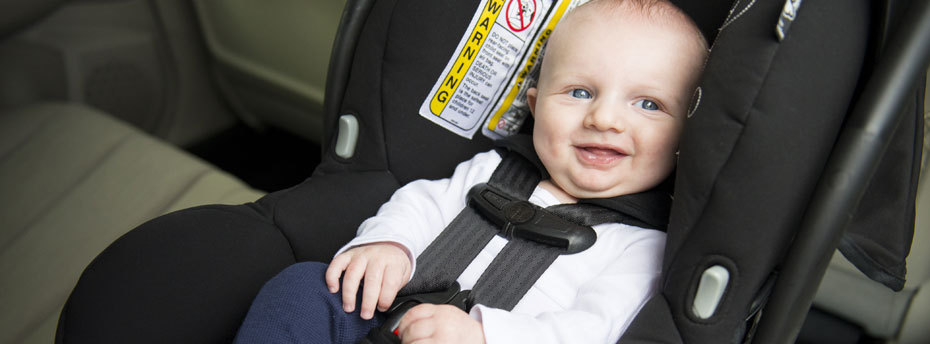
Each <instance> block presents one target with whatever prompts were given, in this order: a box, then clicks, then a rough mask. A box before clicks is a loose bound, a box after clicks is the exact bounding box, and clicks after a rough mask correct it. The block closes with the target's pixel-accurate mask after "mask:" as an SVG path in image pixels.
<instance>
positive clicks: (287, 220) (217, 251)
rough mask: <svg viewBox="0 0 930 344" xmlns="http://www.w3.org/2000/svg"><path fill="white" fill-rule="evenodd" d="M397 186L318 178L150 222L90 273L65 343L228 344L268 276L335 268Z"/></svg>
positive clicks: (385, 179)
mask: <svg viewBox="0 0 930 344" xmlns="http://www.w3.org/2000/svg"><path fill="white" fill-rule="evenodd" d="M396 187H397V184H396V182H394V181H393V178H391V177H390V175H388V174H386V173H374V172H368V173H358V174H350V173H346V174H341V175H337V176H315V177H314V178H311V179H309V180H307V181H305V182H304V183H302V184H300V185H298V186H295V187H293V188H291V189H288V190H283V191H279V192H276V193H272V194H269V195H267V196H265V197H264V198H262V199H260V200H259V201H257V202H256V203H251V204H247V205H239V206H203V207H198V208H192V209H186V210H181V211H178V212H175V213H171V214H168V215H165V216H161V217H158V218H156V219H154V220H151V221H149V222H147V223H145V224H143V225H141V226H139V227H138V228H135V229H133V230H131V231H129V232H128V233H127V234H126V235H124V236H123V237H121V238H120V239H118V240H117V241H116V242H114V243H113V244H111V245H110V247H108V248H107V249H106V251H104V252H103V253H101V254H100V255H99V256H98V257H97V258H96V259H95V260H94V261H93V262H92V263H91V264H90V265H89V266H88V267H87V269H86V270H85V271H84V273H83V274H82V276H81V278H80V280H79V281H78V284H77V286H76V287H75V289H74V291H73V292H72V294H71V296H70V297H69V299H68V302H67V304H66V306H65V309H64V311H63V312H62V315H61V318H60V320H59V330H58V334H57V342H59V343H62V342H67V343H165V342H169V343H171V342H181V343H213V342H230V341H231V339H232V337H233V336H234V335H235V333H236V329H237V328H238V327H239V324H240V322H241V321H242V319H243V318H244V316H245V314H246V312H247V311H248V308H249V305H250V304H251V301H252V299H253V298H254V296H255V295H256V293H257V292H258V290H259V289H260V288H261V286H262V285H263V284H264V283H265V282H266V281H267V280H268V279H270V278H271V277H272V276H274V275H275V274H277V273H278V272H279V271H281V270H282V269H283V268H285V267H287V266H288V265H291V264H293V263H295V262H298V261H305V260H318V261H329V260H330V259H331V258H332V255H333V254H334V253H335V251H336V250H337V249H338V248H339V247H340V246H341V245H342V244H344V243H345V242H347V241H348V240H349V239H351V238H352V237H353V236H354V233H355V230H356V228H358V225H359V224H360V223H361V221H362V220H364V219H365V218H367V217H370V216H371V215H373V214H374V213H375V211H376V210H377V208H378V207H379V206H380V205H381V204H382V203H384V202H385V201H386V200H387V199H388V197H389V196H390V195H391V193H392V192H393V191H394V190H395V189H396Z"/></svg>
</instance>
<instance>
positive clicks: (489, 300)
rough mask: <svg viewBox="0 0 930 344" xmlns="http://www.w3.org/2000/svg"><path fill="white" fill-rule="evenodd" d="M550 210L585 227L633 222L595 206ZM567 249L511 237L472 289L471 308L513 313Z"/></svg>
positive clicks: (628, 217) (553, 207) (616, 213)
mask: <svg viewBox="0 0 930 344" xmlns="http://www.w3.org/2000/svg"><path fill="white" fill-rule="evenodd" d="M546 210H548V211H550V212H552V213H554V214H555V215H558V216H559V217H560V218H562V219H565V220H568V221H571V222H573V223H575V224H578V225H581V226H594V225H599V224H602V223H608V222H623V223H626V222H629V220H630V219H632V217H630V216H626V215H623V214H621V213H618V212H616V211H613V210H610V209H607V208H603V207H600V206H597V205H593V204H585V203H575V204H559V205H554V206H551V207H547V208H546ZM564 253H565V250H563V249H560V248H558V247H554V246H551V245H545V244H540V243H537V242H533V241H531V240H526V239H522V238H511V239H510V240H509V241H508V242H507V245H506V246H504V248H503V249H502V250H501V252H500V253H499V254H498V255H497V257H495V258H494V260H493V261H492V262H491V264H490V265H489V266H488V268H487V269H486V270H485V271H484V273H483V274H482V275H481V277H479V278H478V282H476V283H475V286H474V287H473V288H472V290H471V296H470V299H469V300H468V303H469V304H470V305H472V304H477V303H480V304H483V305H485V306H488V307H492V308H499V309H504V310H512V309H513V307H514V306H516V305H517V303H518V302H519V301H520V299H522V298H523V295H526V292H527V291H529V290H530V287H532V286H533V284H535V283H536V281H537V280H539V277H540V276H542V274H543V273H544V272H546V270H548V269H549V266H550V265H552V262H554V261H555V259H556V258H558V257H559V256H560V255H562V254H564Z"/></svg>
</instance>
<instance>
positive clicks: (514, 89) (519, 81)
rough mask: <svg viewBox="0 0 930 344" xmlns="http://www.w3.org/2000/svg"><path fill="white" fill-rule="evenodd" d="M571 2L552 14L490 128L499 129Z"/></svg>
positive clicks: (490, 123)
mask: <svg viewBox="0 0 930 344" xmlns="http://www.w3.org/2000/svg"><path fill="white" fill-rule="evenodd" d="M571 3H572V2H571V1H563V2H562V3H561V4H560V5H559V8H558V9H556V12H555V14H554V15H553V16H552V20H550V21H549V25H546V28H545V29H544V30H543V32H542V34H541V35H539V38H538V39H537V40H536V44H535V45H534V46H533V52H532V53H531V54H530V56H529V58H528V59H527V60H526V64H525V65H524V66H523V69H521V70H520V73H518V74H517V77H516V80H515V81H514V86H513V87H512V88H511V89H510V93H508V94H507V97H506V98H505V99H504V101H503V103H502V104H501V107H500V108H498V109H497V112H495V113H494V116H492V117H491V120H490V121H488V130H492V131H493V130H495V129H497V123H499V122H500V118H501V116H502V115H504V113H505V112H507V109H509V108H510V104H512V103H513V100H514V98H516V97H517V93H519V92H520V87H521V86H522V85H523V81H524V80H525V79H526V76H527V75H528V74H529V73H530V70H532V69H533V66H534V65H535V64H536V61H537V60H538V59H539V51H540V49H542V46H543V43H546V40H547V39H549V35H550V34H551V33H552V30H553V29H555V25H556V24H558V23H559V20H561V19H562V15H564V14H565V10H566V9H567V8H568V7H569V4H571Z"/></svg>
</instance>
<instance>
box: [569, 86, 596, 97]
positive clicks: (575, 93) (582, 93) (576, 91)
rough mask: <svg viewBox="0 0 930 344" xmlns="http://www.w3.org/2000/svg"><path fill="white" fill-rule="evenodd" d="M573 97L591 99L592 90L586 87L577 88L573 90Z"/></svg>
mask: <svg viewBox="0 0 930 344" xmlns="http://www.w3.org/2000/svg"><path fill="white" fill-rule="evenodd" d="M572 97H575V98H580V99H591V92H588V91H587V90H584V89H580V88H576V89H574V90H572Z"/></svg>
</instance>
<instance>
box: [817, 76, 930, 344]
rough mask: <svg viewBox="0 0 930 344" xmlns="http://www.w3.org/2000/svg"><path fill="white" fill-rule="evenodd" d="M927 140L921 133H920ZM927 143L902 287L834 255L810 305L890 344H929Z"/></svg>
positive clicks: (927, 110)
mask: <svg viewBox="0 0 930 344" xmlns="http://www.w3.org/2000/svg"><path fill="white" fill-rule="evenodd" d="M926 83H927V88H926V90H927V94H926V96H925V98H924V101H925V105H924V116H923V118H924V130H925V132H926V130H927V128H930V106H928V105H930V78H928V79H927V80H926ZM925 136H926V134H925ZM928 147H930V141H928V140H926V138H925V140H924V144H923V164H922V165H923V166H922V171H921V176H920V180H921V181H922V183H920V184H919V187H918V191H917V192H918V193H917V209H916V214H917V217H916V223H915V227H914V228H915V230H914V240H913V245H912V246H911V252H910V255H909V256H908V258H907V283H906V284H905V286H904V289H903V290H901V291H899V292H894V291H892V290H890V289H888V288H887V287H885V286H884V285H882V284H880V283H878V282H875V281H873V280H871V279H869V278H868V277H866V276H865V275H864V274H863V273H862V272H860V271H859V270H858V269H856V268H855V267H854V266H853V265H852V264H851V263H850V262H849V261H848V260H847V259H846V258H845V257H843V255H842V254H840V253H839V252H837V253H835V254H834V255H833V259H832V260H831V261H830V266H829V268H828V269H827V272H826V274H825V275H824V277H823V281H822V282H821V284H820V288H819V289H818V291H817V296H816V298H815V299H814V306H815V307H817V308H818V309H822V310H824V311H826V312H827V313H829V314H832V315H835V316H837V317H839V318H841V319H843V320H845V321H848V322H851V323H852V324H854V325H857V326H859V327H861V328H862V329H863V330H864V332H865V333H866V334H867V335H869V336H871V337H875V338H880V339H883V340H889V341H891V342H893V343H927V342H930V328H928V327H927V324H930V168H928V166H927V164H926V161H927V159H928V158H930V148H928Z"/></svg>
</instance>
